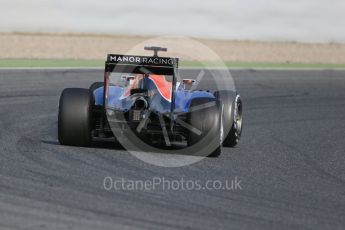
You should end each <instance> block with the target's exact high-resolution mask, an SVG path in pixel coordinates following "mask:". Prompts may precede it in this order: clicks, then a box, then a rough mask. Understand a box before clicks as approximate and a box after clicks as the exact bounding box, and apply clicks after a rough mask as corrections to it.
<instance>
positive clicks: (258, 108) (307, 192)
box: [0, 70, 345, 230]
mask: <svg viewBox="0 0 345 230" xmlns="http://www.w3.org/2000/svg"><path fill="white" fill-rule="evenodd" d="M188 73H189V74H190V75H193V73H194V72H193V71H189V72H188ZM232 74H233V76H234V79H235V82H236V86H237V89H238V90H239V92H240V93H241V95H242V97H243V100H244V106H245V109H244V120H245V124H244V133H243V138H242V140H241V143H240V145H239V146H238V147H236V148H224V149H223V154H222V155H221V156H220V157H219V158H216V159H213V158H206V159H203V160H202V161H200V162H198V163H195V164H193V165H189V166H185V167H179V168H164V167H158V166H154V165H150V164H147V163H144V162H142V161H141V160H139V159H137V158H135V157H134V156H132V155H131V154H129V153H127V152H126V151H124V150H123V149H121V148H119V147H117V146H115V145H111V144H104V145H103V144H100V145H95V146H93V147H90V148H77V147H67V146H61V145H59V144H58V142H57V109H58V99H59V94H60V92H61V90H62V89H63V88H65V87H88V86H89V85H90V84H91V83H92V82H93V81H99V80H101V79H102V71H100V70H31V71H28V70H1V71H0V162H1V164H0V166H1V167H0V229H7V228H9V229H338V230H341V229H345V218H344V217H345V153H344V149H345V71H332V70H323V71H307V70H305V71H277V70H275V71H269V70H267V71H254V70H236V71H232ZM107 176H110V177H112V178H124V179H125V180H152V178H154V177H160V178H163V177H164V178H166V179H169V180H181V178H184V179H185V180H200V181H202V182H205V181H206V180H222V181H225V180H231V179H234V178H235V177H237V178H238V180H241V184H240V185H241V188H242V189H239V188H238V189H237V190H233V191H231V190H214V189H213V190H208V189H206V190H182V189H180V190H177V191H175V190H167V189H163V188H162V187H160V188H156V189H154V190H145V189H144V190H135V191H126V190H123V189H120V190H115V189H114V190H111V191H107V190H105V189H104V188H103V180H104V178H105V177H107Z"/></svg>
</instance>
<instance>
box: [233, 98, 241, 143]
mask: <svg viewBox="0 0 345 230" xmlns="http://www.w3.org/2000/svg"><path fill="white" fill-rule="evenodd" d="M234 123H235V126H236V127H235V128H236V133H237V136H238V138H239V137H240V136H241V133H242V102H241V99H240V98H239V96H237V98H236V109H235V122H234Z"/></svg>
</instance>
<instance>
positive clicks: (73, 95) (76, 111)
mask: <svg viewBox="0 0 345 230" xmlns="http://www.w3.org/2000/svg"><path fill="white" fill-rule="evenodd" d="M92 101H93V96H92V92H91V91H90V90H89V89H79V88H68V89H65V90H63V91H62V93H61V96H60V102H59V116H58V139H59V142H60V144H62V145H71V146H89V145H90V144H91V140H92V138H91V131H92V127H91V126H92V117H91V116H92V114H91V106H92Z"/></svg>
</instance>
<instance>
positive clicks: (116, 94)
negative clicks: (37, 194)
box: [58, 47, 242, 157]
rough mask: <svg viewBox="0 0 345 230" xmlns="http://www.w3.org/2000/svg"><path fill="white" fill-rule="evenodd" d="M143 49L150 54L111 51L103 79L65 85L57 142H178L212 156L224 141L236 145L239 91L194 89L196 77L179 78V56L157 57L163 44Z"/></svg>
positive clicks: (239, 127) (239, 128)
mask: <svg viewBox="0 0 345 230" xmlns="http://www.w3.org/2000/svg"><path fill="white" fill-rule="evenodd" d="M145 49H146V50H149V51H154V55H153V56H131V55H116V54H109V55H108V57H107V61H106V63H105V72H104V80H103V82H95V83H93V84H92V85H91V86H90V88H89V89H82V88H67V89H64V90H63V92H62V94H61V97H60V103H59V116H58V139H59V142H60V143H61V144H63V145H72V146H88V145H90V144H91V143H92V142H93V141H95V140H97V138H112V139H113V140H114V141H119V140H121V139H125V140H126V141H132V143H133V144H134V145H136V144H137V143H138V142H143V143H146V144H147V145H150V146H155V147H159V148H165V147H171V146H173V145H174V143H176V142H177V143H182V144H181V146H184V147H183V148H190V147H193V146H199V147H198V149H194V150H192V151H189V153H190V154H194V153H195V152H199V153H201V154H202V155H205V156H211V157H217V156H219V154H220V153H221V147H222V146H224V147H233V146H235V145H236V144H237V143H238V141H239V139H240V136H241V132H242V101H241V98H240V96H239V95H238V94H237V92H235V91H232V90H218V91H213V92H212V91H211V90H196V89H195V87H193V86H194V85H196V84H198V82H196V81H195V80H193V79H183V80H181V81H178V59H177V58H168V57H158V55H157V53H158V51H166V49H165V48H160V47H145ZM120 143H121V141H120ZM205 146H207V147H210V148H205ZM205 151H206V152H205Z"/></svg>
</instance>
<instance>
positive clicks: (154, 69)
mask: <svg viewBox="0 0 345 230" xmlns="http://www.w3.org/2000/svg"><path fill="white" fill-rule="evenodd" d="M157 48H159V47H148V49H149V50H156V51H155V54H156V53H157V51H166V50H161V48H160V49H159V50H158V49H157ZM178 61H179V60H178V58H170V57H158V56H132V55H119V54H108V56H107V61H106V62H105V71H104V86H105V87H104V96H103V102H104V103H103V105H104V107H106V101H107V98H108V86H109V76H110V74H111V73H112V72H115V73H116V72H117V73H132V74H155V75H171V76H173V81H172V90H171V94H172V95H171V108H170V117H171V118H172V117H173V111H174V107H175V90H176V79H177V68H178ZM172 120H173V119H171V122H172Z"/></svg>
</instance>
